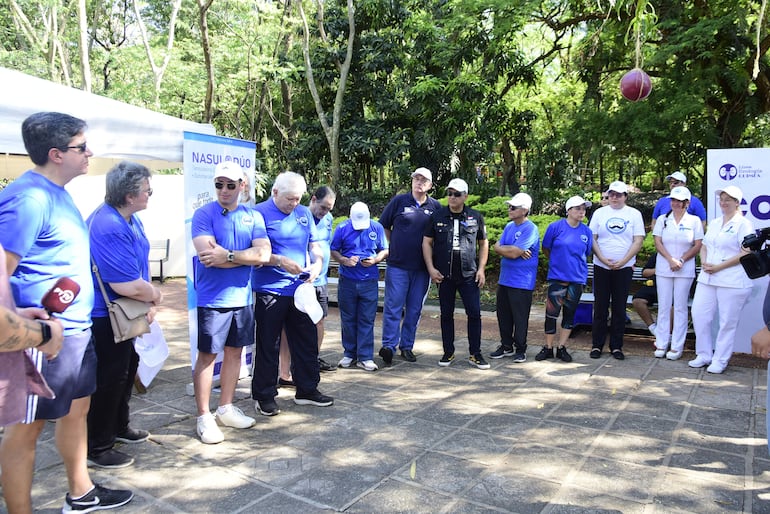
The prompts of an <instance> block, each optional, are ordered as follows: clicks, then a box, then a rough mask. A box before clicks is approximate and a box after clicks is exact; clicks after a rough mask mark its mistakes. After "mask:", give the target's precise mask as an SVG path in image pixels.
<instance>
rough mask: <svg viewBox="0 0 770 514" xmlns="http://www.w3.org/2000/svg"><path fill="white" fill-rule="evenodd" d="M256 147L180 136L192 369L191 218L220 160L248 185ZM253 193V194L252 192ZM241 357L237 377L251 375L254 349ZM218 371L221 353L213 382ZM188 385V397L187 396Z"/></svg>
mask: <svg viewBox="0 0 770 514" xmlns="http://www.w3.org/2000/svg"><path fill="white" fill-rule="evenodd" d="M256 148H257V145H256V143H254V142H252V141H244V140H241V139H232V138H229V137H222V136H214V135H209V134H198V133H195V132H185V133H184V198H185V202H184V209H185V211H184V226H185V243H186V252H185V255H186V261H187V313H188V319H189V330H190V362H191V363H192V367H193V368H195V360H196V359H197V357H198V315H197V309H196V303H197V295H196V291H195V276H194V273H195V268H194V266H193V257H194V256H195V248H194V247H193V244H192V216H193V212H195V209H197V208H198V207H201V206H202V205H206V204H207V203H209V202H213V201H215V200H216V195H215V194H214V169H215V168H216V166H217V164H219V163H220V162H223V161H234V162H237V163H238V164H239V165H240V166H241V168H243V169H244V171H245V172H246V173H247V174H248V177H249V179H250V182H251V184H252V185H253V184H254V177H255V169H254V163H255V152H256ZM252 194H253V193H252ZM245 350H246V351H244V352H243V355H242V356H241V373H240V376H241V377H245V376H248V375H249V374H250V373H251V364H252V359H253V356H254V346H253V345H252V346H248V347H246V349H245ZM221 368H222V354H219V355H217V358H216V361H215V364H214V381H215V383H218V382H219V373H220V371H221ZM191 385H192V384H190V386H188V394H192V393H191V390H192V388H191Z"/></svg>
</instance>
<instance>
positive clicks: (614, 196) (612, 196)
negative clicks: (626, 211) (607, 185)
mask: <svg viewBox="0 0 770 514" xmlns="http://www.w3.org/2000/svg"><path fill="white" fill-rule="evenodd" d="M607 196H609V197H610V198H620V197H623V196H625V193H618V192H617V191H610V192H609V193H608V194H607Z"/></svg>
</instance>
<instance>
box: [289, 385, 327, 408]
mask: <svg viewBox="0 0 770 514" xmlns="http://www.w3.org/2000/svg"><path fill="white" fill-rule="evenodd" d="M294 403H296V404H297V405H315V406H316V407H329V406H330V405H333V404H334V398H332V397H331V396H326V395H325V394H321V391H319V390H318V389H316V390H315V391H311V392H309V393H300V392H299V391H297V394H296V395H294Z"/></svg>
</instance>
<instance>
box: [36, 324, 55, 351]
mask: <svg viewBox="0 0 770 514" xmlns="http://www.w3.org/2000/svg"><path fill="white" fill-rule="evenodd" d="M37 322H38V323H39V324H40V332H42V334H43V340H42V341H41V342H40V343H39V344H37V345H35V348H37V347H38V346H43V345H44V344H46V343H47V342H48V341H50V340H51V327H50V326H49V325H48V323H46V322H44V321H40V320H37Z"/></svg>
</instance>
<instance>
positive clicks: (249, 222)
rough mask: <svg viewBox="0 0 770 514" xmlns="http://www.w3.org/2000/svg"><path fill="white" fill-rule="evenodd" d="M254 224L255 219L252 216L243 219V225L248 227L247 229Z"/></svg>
mask: <svg viewBox="0 0 770 514" xmlns="http://www.w3.org/2000/svg"><path fill="white" fill-rule="evenodd" d="M253 224H254V218H252V217H251V216H244V217H242V218H241V225H246V226H247V227H250V226H251V225H253Z"/></svg>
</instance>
